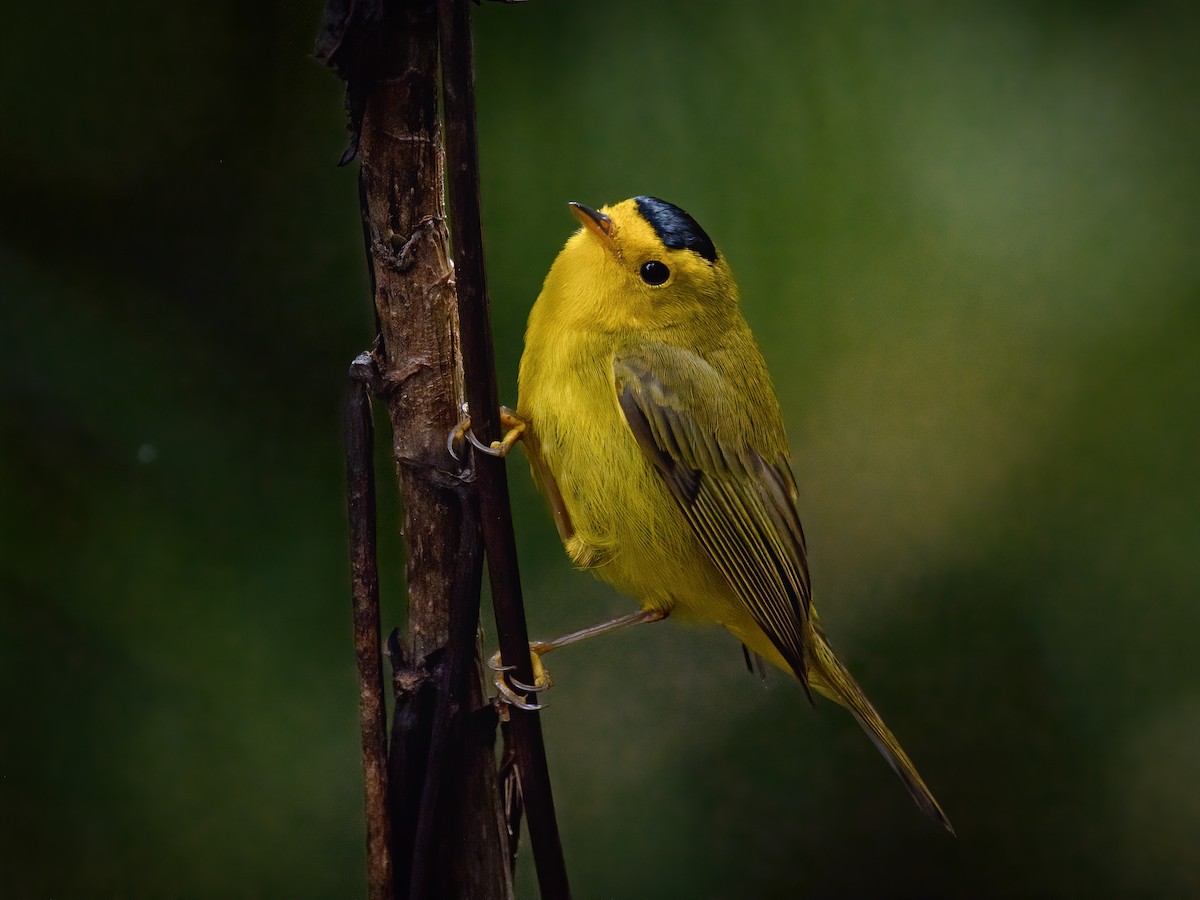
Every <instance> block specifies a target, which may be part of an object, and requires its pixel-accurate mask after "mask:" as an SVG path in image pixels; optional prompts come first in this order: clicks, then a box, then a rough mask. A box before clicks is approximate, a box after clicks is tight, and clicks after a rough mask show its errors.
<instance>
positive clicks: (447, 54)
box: [438, 0, 570, 900]
mask: <svg viewBox="0 0 1200 900" xmlns="http://www.w3.org/2000/svg"><path fill="white" fill-rule="evenodd" d="M438 31H439V40H440V44H441V67H442V102H443V105H444V108H445V119H446V135H445V144H446V158H447V174H448V180H449V196H450V207H451V209H452V210H453V216H452V218H451V227H452V241H453V246H454V256H455V277H456V280H457V286H458V310H459V320H460V322H461V324H462V356H463V369H464V373H465V377H466V386H467V402H468V404H469V405H470V410H471V421H472V427H473V429H474V431H475V434H476V435H477V436H478V437H479V438H480V439H481V440H483V441H484V442H488V441H491V440H495V439H497V438H498V437H499V436H500V435H499V424H500V422H499V408H498V407H499V401H498V397H497V389H496V365H495V360H494V357H493V352H492V323H491V313H490V309H489V306H488V297H487V280H486V276H485V272H484V258H483V230H482V226H481V222H480V201H479V151H478V146H477V139H476V129H475V90H474V74H473V71H472V60H471V52H472V51H471V23H470V4H469V0H438ZM474 465H475V467H476V477H477V480H478V487H479V496H480V507H481V513H482V526H483V541H484V546H485V548H486V551H487V561H488V575H489V578H490V581H491V587H492V603H493V606H494V607H495V611H496V631H497V635H498V638H499V643H500V653H501V656H502V658H503V660H504V662H505V664H506V665H512V666H515V669H514V672H513V674H514V676H515V677H516V678H517V679H518V680H520V681H523V682H524V683H525V684H532V683H533V671H532V664H531V661H530V658H529V635H528V632H527V630H526V625H525V609H524V601H523V599H522V595H521V581H520V573H519V569H518V565H517V548H516V539H515V537H514V535H513V529H512V514H511V510H510V507H509V495H508V480H507V477H506V475H505V469H504V462H503V460H500V459H495V458H493V457H490V456H487V455H485V454H480V453H478V452H476V453H475V455H474ZM510 715H511V725H510V728H511V733H512V743H513V749H514V752H515V755H516V762H517V769H518V772H519V773H520V783H521V791H522V796H523V800H524V807H525V817H526V821H527V823H528V828H529V839H530V843H531V844H532V846H533V855H534V862H535V864H536V867H537V874H538V884H539V887H540V888H541V893H542V897H543V898H544V900H560V898H567V897H569V896H570V886H569V883H568V881H567V871H566V864H565V862H564V860H563V852H562V843H561V839H560V837H559V832H558V823H557V819H556V816H555V811H554V797H553V793H552V791H551V787H550V775H549V769H548V766H547V762H546V749H545V745H544V743H543V741H542V729H541V720H540V719H539V718H538V714H537V713H536V712H530V711H525V710H520V709H515V708H514V709H511V710H510Z"/></svg>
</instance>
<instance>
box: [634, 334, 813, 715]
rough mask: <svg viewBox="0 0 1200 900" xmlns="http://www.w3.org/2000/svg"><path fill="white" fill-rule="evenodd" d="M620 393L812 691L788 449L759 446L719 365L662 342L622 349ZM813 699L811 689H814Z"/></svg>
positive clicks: (685, 503) (714, 553) (691, 519)
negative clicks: (771, 451) (766, 455)
mask: <svg viewBox="0 0 1200 900" xmlns="http://www.w3.org/2000/svg"><path fill="white" fill-rule="evenodd" d="M613 370H614V375H615V386H616V390H617V400H618V402H619V404H620V407H621V411H622V412H623V413H624V415H625V420H626V422H627V423H628V424H629V429H630V431H631V432H632V433H633V436H634V438H636V440H637V442H638V445H639V446H640V447H641V449H642V451H643V452H644V453H645V454H646V456H647V458H648V459H649V460H650V462H651V463H652V464H653V465H654V468H655V469H656V470H657V471H658V473H659V474H660V475H661V476H662V478H663V481H664V482H665V483H666V485H667V487H668V488H669V490H670V492H671V495H672V496H673V497H674V498H675V501H676V502H677V503H678V504H679V508H680V509H681V510H682V511H683V514H684V516H685V517H686V518H687V521H688V524H689V525H690V526H691V528H692V531H693V532H694V533H695V535H696V537H697V539H698V540H699V541H700V544H701V546H703V547H704V549H705V551H707V553H708V555H709V557H711V559H712V561H713V562H714V563H715V564H716V566H717V568H718V569H719V570H720V572H721V573H722V574H723V575H724V576H725V578H726V579H727V580H728V582H729V584H730V586H731V587H732V588H733V591H734V593H735V594H736V595H737V597H738V598H739V599H740V600H741V601H742V603H744V604H745V605H746V608H747V609H748V610H749V611H750V613H751V615H752V616H753V617H754V620H755V621H756V622H757V623H758V625H759V627H761V628H762V630H763V631H764V632H765V633H766V634H767V636H768V637H769V638H770V639H771V642H772V643H773V644H774V645H775V647H776V648H777V649H778V650H779V652H780V654H781V655H782V656H783V658H784V659H785V660H786V661H787V663H788V665H790V666H791V667H792V670H793V671H794V672H795V673H796V675H797V677H799V679H800V681H801V682H802V683H803V684H804V688H805V691H807V690H808V681H807V674H806V671H805V665H804V663H805V657H806V650H807V648H806V647H805V640H806V638H805V636H806V635H807V634H808V633H809V629H808V622H807V619H808V615H809V599H810V596H811V594H810V589H809V580H808V564H807V562H806V558H805V547H804V532H803V530H802V529H801V527H800V518H799V516H798V515H797V513H796V505H795V500H796V485H795V481H794V480H793V478H792V473H791V468H790V467H789V465H788V460H787V454H786V450H785V449H783V448H779V449H778V450H777V451H776V452H775V453H774V454H773V455H774V457H775V458H774V459H767V458H764V455H763V452H769V451H763V452H760V450H759V449H757V448H755V447H754V446H751V444H750V441H749V439H747V437H746V435H750V434H754V433H755V430H754V428H753V416H754V415H755V414H756V411H755V410H752V409H748V408H747V406H748V405H749V404H748V402H747V400H746V399H744V398H743V397H741V395H740V394H739V392H738V391H737V390H735V389H734V387H733V386H732V385H730V384H729V383H728V382H727V381H726V380H725V379H724V378H723V377H722V376H721V375H720V373H718V372H717V371H716V370H715V369H714V368H713V367H712V366H711V365H709V364H708V363H707V362H706V361H704V360H703V359H701V358H700V357H698V356H696V355H695V354H693V353H690V352H688V351H687V350H680V349H677V348H673V347H668V346H666V345H662V344H655V345H651V346H643V347H639V348H637V350H636V351H633V352H630V353H627V354H624V355H621V356H618V357H617V359H616V360H615V361H614V364H613ZM810 699H811V695H810Z"/></svg>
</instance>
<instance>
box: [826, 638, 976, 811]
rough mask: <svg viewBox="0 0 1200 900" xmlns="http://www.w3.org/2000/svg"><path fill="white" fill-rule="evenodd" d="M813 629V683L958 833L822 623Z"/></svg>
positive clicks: (922, 801)
mask: <svg viewBox="0 0 1200 900" xmlns="http://www.w3.org/2000/svg"><path fill="white" fill-rule="evenodd" d="M814 624H815V623H814ZM813 632H814V637H815V638H816V640H814V641H813V648H812V654H813V658H812V659H811V660H810V662H809V666H808V668H809V679H810V683H811V684H812V686H813V687H814V688H815V689H816V690H817V691H819V692H820V693H822V694H824V695H825V696H826V697H828V698H829V699H830V700H833V701H834V702H836V703H839V704H841V705H842V706H844V707H846V709H848V710H850V712H851V713H852V714H853V716H854V718H856V719H857V720H858V724H859V725H861V726H862V729H863V731H865V732H866V733H867V737H869V738H870V739H871V742H872V743H874V744H875V746H876V747H878V748H879V752H880V753H882V754H883V758H884V759H886V760H887V761H888V765H890V766H891V767H892V768H893V769H894V770H895V772H896V774H897V775H899V776H900V780H901V781H903V782H904V786H905V787H906V788H908V792H909V794H911V795H912V798H913V800H915V801H916V803H917V806H919V807H920V808H921V809H922V810H924V811H925V813H926V814H927V815H929V816H930V817H931V818H933V819H936V820H937V821H938V822H940V823H941V824H942V826H943V827H944V828H945V829H946V830H947V831H949V832H950V833H951V834H954V826H953V825H951V824H950V820H949V819H948V818H946V814H945V813H944V812H942V807H941V806H939V805H938V802H937V800H936V799H934V796H933V793H932V792H931V791H930V790H929V788H927V787H926V786H925V782H924V781H923V780H922V778H921V775H920V773H919V772H918V771H917V767H916V766H914V765H913V762H912V760H911V759H909V758H908V754H907V753H905V752H904V748H902V747H901V746H900V742H899V741H897V740H896V736H895V735H894V734H892V732H891V729H889V728H888V727H887V726H886V725H885V724H883V719H881V718H880V717H879V713H877V712H876V711H875V707H874V706H872V705H871V701H870V700H868V699H867V695H866V694H864V693H863V692H862V688H860V687H859V686H858V682H857V681H855V680H854V676H852V675H851V674H850V673H849V671H847V669H846V667H845V666H844V665H842V662H841V660H839V659H838V658H837V656H835V655H834V652H833V648H831V647H830V646H829V644H828V643H827V642H826V640H825V635H824V634H823V633H822V632H821V629H820V625H816V627H814V629H813Z"/></svg>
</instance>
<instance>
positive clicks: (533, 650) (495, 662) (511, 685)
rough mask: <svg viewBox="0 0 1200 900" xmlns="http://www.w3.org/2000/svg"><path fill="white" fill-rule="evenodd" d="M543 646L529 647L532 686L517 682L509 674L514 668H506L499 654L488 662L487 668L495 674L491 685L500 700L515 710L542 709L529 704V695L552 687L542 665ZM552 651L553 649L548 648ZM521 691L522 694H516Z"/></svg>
mask: <svg viewBox="0 0 1200 900" xmlns="http://www.w3.org/2000/svg"><path fill="white" fill-rule="evenodd" d="M544 646H545V645H542V644H538V643H533V644H530V645H529V661H530V663H531V664H532V666H533V684H525V683H524V682H522V681H518V680H517V679H516V678H514V677H513V676H512V675H511V674H510V673H511V672H512V671H513V670H514V669H515V668H516V666H506V665H504V663H503V662H502V661H501V659H500V652H499V651H496V653H494V654H493V655H492V658H491V659H490V660H488V668H489V669H491V670H492V672H494V673H495V674H494V675H493V676H492V684H494V685H495V686H496V691H497V693H499V695H500V699H501V700H502V701H503V702H505V703H507V704H509V705H510V706H515V707H517V709H524V710H531V711H532V710H539V709H542V708H543V706H544V705H543V704H540V703H531V702H530V701H529V695H530V694H537V693H540V692H541V691H544V690H546V688H549V687H553V686H554V680H553V679H552V678H551V677H550V673H549V672H547V671H546V667H545V666H544V665H542V657H541V654H542V652H544V651H543V649H540V648H544ZM550 649H553V648H550ZM518 691H523V692H524V693H517V692H518Z"/></svg>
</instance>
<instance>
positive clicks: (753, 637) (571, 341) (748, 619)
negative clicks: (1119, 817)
mask: <svg viewBox="0 0 1200 900" xmlns="http://www.w3.org/2000/svg"><path fill="white" fill-rule="evenodd" d="M571 211H572V212H573V213H574V214H575V216H576V218H578V219H579V221H580V222H581V223H582V224H583V226H584V227H583V228H582V229H581V230H580V231H578V232H577V233H576V234H574V235H573V236H572V237H571V238H570V240H568V241H567V244H566V246H565V247H564V248H563V250H562V252H561V253H559V255H558V258H557V259H555V261H554V264H553V266H551V268H550V272H549V274H548V275H547V276H546V281H545V284H544V286H543V287H542V292H541V294H540V295H539V296H538V298H537V302H536V303H534V305H533V309H532V311H531V312H530V314H529V326H528V330H527V331H526V335H525V352H524V354H523V356H522V357H521V369H520V378H519V397H518V404H517V411H516V414H515V416H514V415H511V414H508V415H506V416H505V423H506V425H507V426H508V427H509V430H508V433H507V434H506V436H505V438H504V440H502V441H498V442H496V443H494V444H493V445H492V446H491V447H490V448H489V447H483V446H481V444H480V443H479V442H478V441H476V440H475V439H474V437H473V436H471V435H470V433H469V431H466V429H465V427H464V429H463V430H464V431H466V433H467V436H468V437H470V438H471V440H472V443H474V444H475V445H476V446H477V447H480V449H483V450H485V452H492V453H495V454H499V455H503V454H506V453H507V452H508V450H509V449H510V448H511V447H512V445H513V444H514V443H515V442H516V441H517V440H520V441H521V442H522V445H523V446H524V448H525V450H526V453H527V455H528V457H529V459H530V462H531V464H532V468H533V472H534V476H535V478H536V480H537V482H538V484H539V486H540V488H541V490H542V491H543V492H544V493H545V495H546V496H547V497H548V498H549V500H550V504H551V507H552V509H553V512H554V517H555V521H556V523H557V525H558V531H559V534H560V535H561V537H562V540H563V543H564V544H565V546H566V550H567V553H568V554H569V556H570V557H571V560H572V562H573V563H574V564H575V565H576V566H577V567H579V568H581V569H588V570H590V571H592V572H594V573H595V574H596V575H598V576H599V577H600V578H602V579H604V580H605V581H607V582H609V583H610V584H612V585H613V586H614V587H616V588H617V589H618V590H620V591H622V592H623V593H626V594H629V595H630V596H632V597H635V598H637V600H638V601H639V602H640V603H641V607H642V608H641V610H640V611H639V612H636V613H633V614H632V615H628V616H623V617H621V618H619V619H616V620H614V621H612V622H607V623H604V624H601V625H597V626H594V627H592V628H587V629H584V630H583V631H580V632H576V633H574V634H571V635H567V636H566V637H564V638H560V639H559V640H557V641H552V642H548V643H541V644H534V645H533V650H534V651H535V653H537V654H544V653H546V652H549V651H550V650H553V649H555V648H556V647H560V646H562V645H564V644H567V643H571V642H573V641H576V640H579V639H581V638H584V637H590V636H593V635H596V634H601V633H604V632H607V631H612V630H614V629H616V628H619V627H622V626H625V625H629V624H633V623H635V622H649V621H656V620H659V619H662V618H665V617H667V616H668V615H669V616H672V617H675V618H678V619H686V620H692V621H702V622H716V623H718V624H720V625H723V626H724V627H725V628H727V629H728V630H729V631H730V632H732V633H733V634H734V636H736V637H737V639H738V640H740V641H741V642H742V644H743V645H744V646H745V647H746V648H748V650H749V651H751V652H753V653H755V654H758V656H759V657H761V658H763V659H765V660H767V661H769V662H771V663H773V664H774V665H776V666H778V667H779V668H780V669H783V670H784V671H785V672H790V673H792V674H794V675H795V676H796V677H797V678H798V679H799V680H800V683H801V684H802V685H803V686H804V690H805V692H806V693H809V691H810V688H811V690H815V691H816V692H817V693H819V694H822V695H824V696H826V697H828V698H829V699H831V700H833V701H835V702H836V703H839V704H841V705H842V706H844V707H845V708H846V709H848V710H849V711H850V712H851V714H852V715H853V716H854V717H855V718H856V719H857V720H858V722H859V724H860V725H862V727H863V729H864V730H865V731H866V732H867V734H868V735H869V736H870V738H871V740H872V741H874V743H875V746H876V747H878V748H879V751H880V752H881V753H882V754H883V756H884V758H885V759H886V760H887V761H888V763H890V764H891V766H892V768H893V769H895V771H896V773H897V774H898V775H899V776H900V778H901V780H902V781H903V782H904V784H905V786H906V787H907V788H908V790H909V793H911V794H912V796H913V799H914V800H915V801H916V802H917V805H918V806H919V807H920V808H921V809H923V810H924V811H925V812H926V813H928V814H929V815H930V816H932V817H933V818H935V819H936V820H937V821H939V822H940V823H941V824H942V825H944V826H945V827H946V828H947V829H948V830H950V831H951V832H953V828H952V827H951V825H950V821H949V819H947V818H946V815H945V813H943V812H942V809H941V807H940V806H939V805H938V802H937V800H935V799H934V797H933V794H932V793H930V791H929V788H927V787H926V786H925V782H924V781H923V780H922V779H921V776H920V775H919V774H918V773H917V770H916V767H915V766H914V765H913V763H912V761H911V760H910V759H909V758H908V755H907V754H905V752H904V750H903V749H901V747H900V744H899V743H898V742H897V741H896V738H895V737H894V736H893V735H892V732H891V731H890V730H889V729H888V727H887V726H886V725H885V724H884V723H883V720H882V719H881V718H880V717H879V714H878V713H877V712H876V711H875V708H874V707H873V706H872V705H871V703H870V701H869V700H867V698H866V696H865V695H864V694H863V692H862V690H861V689H860V688H859V686H858V684H857V683H856V682H855V680H854V679H853V678H852V677H851V675H850V673H849V672H848V671H847V670H846V667H845V666H843V665H842V663H841V662H840V661H839V660H838V658H837V657H836V656H835V655H834V653H833V650H832V648H830V646H829V643H828V641H827V640H826V638H825V633H824V631H823V630H822V628H821V623H820V620H819V618H818V617H817V610H816V608H815V607H814V606H813V605H812V589H811V586H810V584H809V577H808V564H807V561H806V556H805V544H804V532H803V530H802V529H801V527H800V518H799V515H798V514H797V512H796V484H795V481H794V479H793V477H792V471H791V466H790V457H789V453H788V443H787V438H786V436H785V435H784V430H783V420H782V417H781V415H780V411H779V402H778V400H777V399H776V396H775V390H774V387H773V386H772V384H771V379H770V376H769V375H768V374H767V369H766V365H765V363H764V362H763V358H762V354H761V353H760V352H759V349H758V345H757V344H756V343H755V340H754V337H753V336H752V335H751V333H750V328H749V326H748V325H747V324H746V321H745V319H744V318H743V317H742V313H741V311H740V309H739V296H738V289H737V284H736V283H735V282H734V279H733V274H732V273H731V271H730V269H729V265H728V263H727V262H726V261H725V257H724V256H723V255H721V254H720V253H719V252H718V251H717V249H716V247H715V246H714V245H713V242H712V240H710V239H709V237H708V235H707V234H705V232H704V230H703V229H702V228H701V227H700V226H699V225H698V224H697V223H696V221H695V220H694V219H693V218H692V217H691V216H689V215H688V214H687V213H686V212H684V211H683V210H682V209H680V208H679V207H677V206H674V205H673V204H670V203H667V202H665V201H662V200H658V199H656V198H653V197H634V198H632V199H630V200H625V201H624V202H622V203H618V204H616V205H614V206H606V207H603V208H602V209H600V210H599V211H597V210H594V209H589V208H588V207H586V206H583V205H582V204H579V203H572V204H571ZM505 412H506V413H507V412H508V411H507V410H506V411H505ZM537 662H538V661H537V658H536V657H535V671H537V672H539V684H538V685H532V686H531V685H522V684H519V683H518V684H517V685H516V687H517V688H518V689H522V690H534V689H538V688H540V687H544V686H545V685H546V684H548V680H549V679H548V678H547V677H545V676H544V674H541V673H543V672H544V670H542V669H541V667H540V664H536V663H537ZM497 685H498V687H500V689H501V691H502V693H504V694H505V695H506V696H507V697H508V699H509V700H510V701H511V702H515V703H517V704H519V705H529V704H528V702H527V697H526V696H522V695H520V694H516V693H515V692H514V691H513V689H512V688H509V687H508V686H507V685H506V684H504V679H503V676H500V677H498V678H497ZM809 699H810V700H811V699H812V695H811V693H809Z"/></svg>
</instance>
